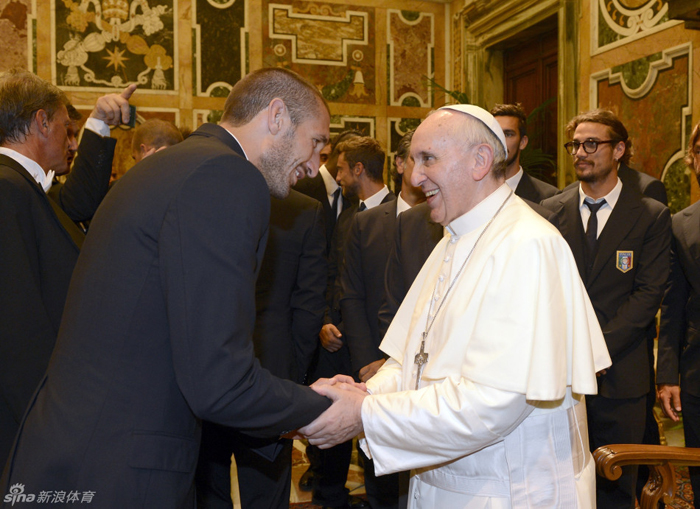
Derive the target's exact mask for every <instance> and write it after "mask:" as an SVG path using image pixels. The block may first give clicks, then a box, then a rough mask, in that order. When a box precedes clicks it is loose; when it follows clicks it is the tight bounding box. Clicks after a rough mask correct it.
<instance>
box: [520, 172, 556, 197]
mask: <svg viewBox="0 0 700 509" xmlns="http://www.w3.org/2000/svg"><path fill="white" fill-rule="evenodd" d="M515 194H516V195H517V196H520V197H521V198H522V199H524V200H529V201H531V202H534V203H539V202H541V201H542V200H545V199H547V198H549V197H551V196H554V195H555V194H559V189H557V188H556V187H554V186H553V185H551V184H547V183H546V182H542V181H541V180H540V179H536V178H535V177H531V176H530V175H528V174H527V173H526V172H523V176H522V177H521V178H520V182H518V187H516V188H515Z"/></svg>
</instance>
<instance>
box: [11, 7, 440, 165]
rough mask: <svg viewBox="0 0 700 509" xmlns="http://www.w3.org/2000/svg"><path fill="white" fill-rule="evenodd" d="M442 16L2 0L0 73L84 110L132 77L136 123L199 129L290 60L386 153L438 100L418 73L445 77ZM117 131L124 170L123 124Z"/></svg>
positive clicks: (126, 138) (402, 10) (338, 114)
mask: <svg viewBox="0 0 700 509" xmlns="http://www.w3.org/2000/svg"><path fill="white" fill-rule="evenodd" d="M448 18H449V7H448V6H446V5H444V4H440V3H431V2H421V1H410V0H409V1H406V0H383V1H382V2H375V1H372V0H356V1H355V2H354V3H352V4H346V3H340V2H336V1H324V2H310V1H298V0H89V1H77V0H46V1H39V0H0V43H2V47H3V48H4V51H3V52H2V53H0V72H1V71H3V70H6V69H9V68H12V67H23V68H26V69H30V70H32V71H33V72H36V73H37V74H39V75H40V76H41V77H43V78H45V79H49V80H51V81H53V82H54V83H56V84H57V85H59V86H60V87H61V88H63V89H64V90H65V91H66V92H67V93H68V95H69V96H70V98H71V100H72V101H73V103H74V104H75V105H76V106H77V107H78V108H79V109H80V110H81V111H85V113H89V111H90V107H91V105H92V104H94V101H95V100H96V98H97V97H99V96H100V95H102V94H104V93H106V92H116V91H120V90H122V89H123V88H124V87H125V86H127V85H128V84H130V83H137V84H138V85H139V88H138V90H137V91H136V93H135V94H134V96H133V98H132V103H133V104H135V105H136V107H137V112H138V121H143V120H145V119H148V118H152V117H159V118H167V119H169V120H172V121H174V122H175V123H176V124H178V125H180V126H184V127H187V128H196V127H197V126H199V125H201V124H202V123H203V122H207V121H210V122H211V121H213V122H216V121H217V120H218V119H219V118H220V115H221V108H222V107H223V103H224V100H225V97H226V95H228V92H229V90H230V89H231V87H232V86H233V84H235V83H236V82H237V81H238V80H239V79H240V78H241V77H242V76H244V75H245V74H246V73H248V72H250V71H251V70H253V69H258V68H260V67H271V66H281V67H286V68H290V69H293V70H295V71H297V72H299V73H301V74H302V75H304V76H305V77H306V78H308V79H309V80H311V81H312V82H313V83H314V84H315V85H316V86H317V87H318V88H319V90H320V91H321V93H322V94H323V96H324V97H325V98H326V99H327V101H328V102H329V104H330V108H331V113H332V119H331V131H332V132H339V131H342V130H344V129H347V128H350V127H352V128H357V129H360V130H362V131H364V132H365V133H367V134H368V135H371V136H374V137H376V138H377V139H378V140H379V141H380V143H382V145H383V146H385V147H386V148H387V149H388V150H387V152H388V153H389V155H391V153H392V152H393V151H394V149H395V147H396V143H397V141H398V139H400V137H401V135H402V134H403V133H405V131H406V130H407V129H409V128H410V127H411V126H414V125H415V124H416V123H417V121H418V119H420V118H423V117H424V116H425V115H426V114H427V112H428V111H430V109H432V108H433V107H434V106H435V105H436V101H437V102H439V101H441V100H443V99H441V96H440V95H439V94H435V93H434V92H433V91H432V90H431V88H430V87H429V86H428V83H427V81H426V79H425V77H426V76H428V77H431V78H435V79H436V81H437V82H439V83H447V79H446V78H447V75H446V66H445V61H446V57H445V46H446V39H447V37H448V36H447V32H449V30H447V26H446V19H448ZM448 25H449V23H448ZM37 27H39V28H37ZM440 104H441V103H440ZM438 105H439V104H438ZM113 136H116V137H117V138H119V139H120V140H121V141H120V143H119V144H118V153H117V156H116V157H115V171H116V173H117V174H123V173H124V172H125V171H127V170H128V168H129V167H130V166H131V165H132V162H131V160H130V149H129V143H130V139H131V132H130V131H129V130H128V129H121V128H119V129H116V130H115V131H114V132H113Z"/></svg>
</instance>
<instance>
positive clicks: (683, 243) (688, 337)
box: [656, 124, 700, 505]
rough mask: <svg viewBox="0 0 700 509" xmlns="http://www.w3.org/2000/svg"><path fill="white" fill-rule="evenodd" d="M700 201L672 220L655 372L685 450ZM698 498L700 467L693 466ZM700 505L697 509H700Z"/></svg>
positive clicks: (693, 151)
mask: <svg viewBox="0 0 700 509" xmlns="http://www.w3.org/2000/svg"><path fill="white" fill-rule="evenodd" d="M685 161H686V163H687V164H688V166H689V167H690V168H691V169H692V170H693V173H695V177H696V178H697V179H698V181H699V182H700V124H698V125H696V126H695V128H694V129H693V133H692V134H691V136H690V144H689V146H688V154H687V156H686V159H685ZM698 331H700V202H697V203H694V204H693V205H691V206H690V207H688V208H686V209H683V210H682V211H681V212H679V213H677V214H676V215H674V216H673V240H672V243H671V277H670V278H669V281H668V286H667V287H666V294H665V296H664V301H663V304H662V306H661V328H660V331H659V360H658V366H657V371H656V383H657V386H658V393H659V400H660V401H661V405H662V408H663V410H664V413H665V414H666V415H667V416H668V417H670V418H671V419H672V420H674V421H676V422H677V421H679V420H680V417H679V413H680V412H681V411H682V412H683V433H684V434H685V445H686V447H700V336H699V335H698ZM690 482H691V484H692V486H693V493H695V499H696V500H698V499H700V468H698V467H690ZM696 505H697V504H696Z"/></svg>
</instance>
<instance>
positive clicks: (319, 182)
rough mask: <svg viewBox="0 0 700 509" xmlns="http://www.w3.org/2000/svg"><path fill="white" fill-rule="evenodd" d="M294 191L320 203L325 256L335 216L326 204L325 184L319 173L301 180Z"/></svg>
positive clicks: (327, 203)
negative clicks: (323, 218)
mask: <svg viewBox="0 0 700 509" xmlns="http://www.w3.org/2000/svg"><path fill="white" fill-rule="evenodd" d="M294 189H295V190H296V191H298V192H300V193H302V194H305V195H306V196H310V197H311V198H314V199H315V200H318V201H319V202H320V203H321V206H322V207H323V212H324V214H325V218H326V221H325V225H326V254H328V249H330V245H331V240H332V239H333V230H334V229H335V223H336V215H335V214H334V213H333V209H332V208H331V204H330V203H329V202H328V193H327V192H326V184H325V183H324V182H323V177H322V176H321V174H320V173H319V174H317V175H316V176H315V177H314V178H304V179H301V180H300V181H299V182H297V183H296V185H295V186H294ZM341 210H342V209H341Z"/></svg>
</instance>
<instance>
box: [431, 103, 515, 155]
mask: <svg viewBox="0 0 700 509" xmlns="http://www.w3.org/2000/svg"><path fill="white" fill-rule="evenodd" d="M440 109H441V110H454V111H459V112H461V113H466V114H467V115H471V116H472V117H474V118H476V119H477V120H480V121H481V122H482V123H483V124H484V125H485V126H486V127H488V128H489V130H490V131H491V132H492V133H493V134H495V135H496V138H498V140H499V141H500V142H501V145H503V150H504V151H505V153H506V157H508V146H507V145H506V135H505V134H503V129H501V125H500V124H499V123H498V122H497V121H496V119H495V118H494V117H493V115H491V114H490V113H489V112H488V111H486V110H485V109H483V108H479V107H478V106H475V105H473V104H450V105H448V106H443V107H442V108H440Z"/></svg>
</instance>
